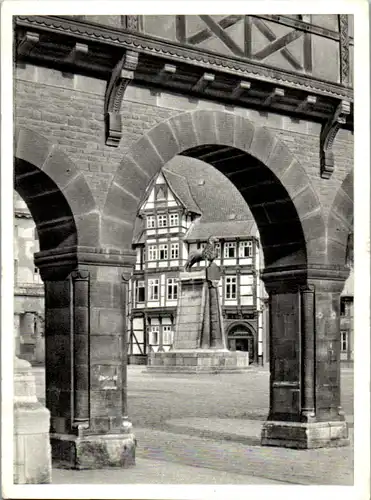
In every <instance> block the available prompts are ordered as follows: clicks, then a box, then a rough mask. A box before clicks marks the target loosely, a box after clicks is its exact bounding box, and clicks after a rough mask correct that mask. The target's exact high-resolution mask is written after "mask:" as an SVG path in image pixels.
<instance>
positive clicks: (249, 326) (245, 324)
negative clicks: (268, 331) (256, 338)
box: [226, 320, 258, 336]
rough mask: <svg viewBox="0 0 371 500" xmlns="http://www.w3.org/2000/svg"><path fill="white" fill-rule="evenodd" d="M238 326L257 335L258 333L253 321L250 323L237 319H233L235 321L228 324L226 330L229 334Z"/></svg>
mask: <svg viewBox="0 0 371 500" xmlns="http://www.w3.org/2000/svg"><path fill="white" fill-rule="evenodd" d="M238 326H241V327H242V328H244V329H245V330H247V331H248V332H250V333H251V334H252V335H257V333H258V332H257V330H256V328H255V327H254V325H252V324H251V323H248V322H247V321H243V320H236V321H233V323H230V324H229V325H228V328H227V331H226V334H227V336H228V335H229V334H230V333H231V332H232V331H233V330H234V329H235V328H237V327H238Z"/></svg>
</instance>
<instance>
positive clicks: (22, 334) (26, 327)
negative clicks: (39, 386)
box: [14, 194, 44, 363]
mask: <svg viewBox="0 0 371 500" xmlns="http://www.w3.org/2000/svg"><path fill="white" fill-rule="evenodd" d="M38 250H39V243H38V239H37V233H36V227H35V223H34V221H33V219H32V217H31V214H30V213H29V211H28V209H27V206H26V204H25V203H24V202H23V200H22V199H21V198H20V197H19V196H18V195H17V194H15V196H14V339H15V351H16V354H17V355H18V356H19V357H20V358H23V359H26V360H28V361H30V362H32V363H42V362H43V361H44V337H43V334H44V285H43V283H42V281H41V278H40V275H39V272H38V269H37V268H35V265H34V261H33V256H34V253H35V252H37V251H38Z"/></svg>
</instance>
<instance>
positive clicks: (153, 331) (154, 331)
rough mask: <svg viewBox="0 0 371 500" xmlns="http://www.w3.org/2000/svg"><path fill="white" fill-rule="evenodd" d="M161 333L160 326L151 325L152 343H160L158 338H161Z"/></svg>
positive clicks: (150, 335) (150, 341)
mask: <svg viewBox="0 0 371 500" xmlns="http://www.w3.org/2000/svg"><path fill="white" fill-rule="evenodd" d="M159 333H160V327H159V326H157V325H154V326H150V327H149V339H148V341H149V343H150V344H151V345H158V339H159V336H160V335H159Z"/></svg>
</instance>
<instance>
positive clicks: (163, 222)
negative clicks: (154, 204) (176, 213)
mask: <svg viewBox="0 0 371 500" xmlns="http://www.w3.org/2000/svg"><path fill="white" fill-rule="evenodd" d="M157 224H158V227H166V226H167V215H158V216H157Z"/></svg>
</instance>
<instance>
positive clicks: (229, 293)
mask: <svg viewBox="0 0 371 500" xmlns="http://www.w3.org/2000/svg"><path fill="white" fill-rule="evenodd" d="M225 298H226V299H235V298H237V277H236V276H226V278H225Z"/></svg>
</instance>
